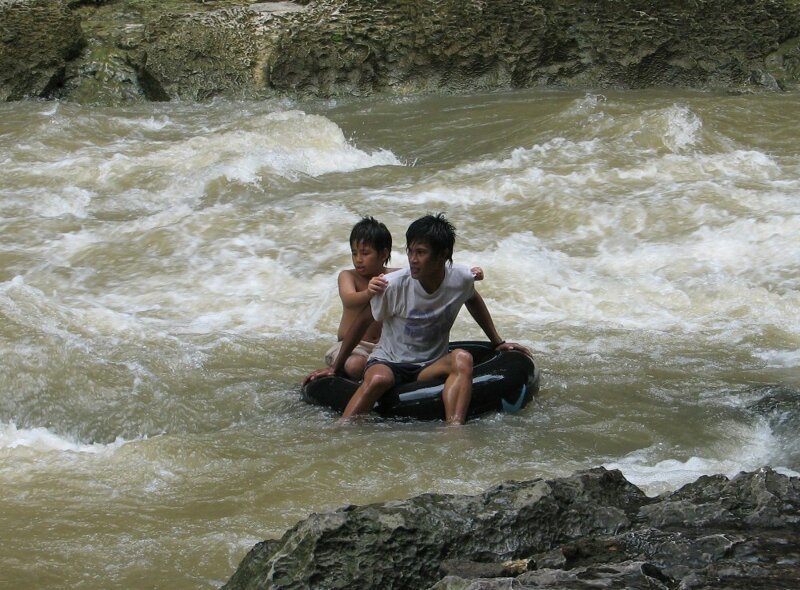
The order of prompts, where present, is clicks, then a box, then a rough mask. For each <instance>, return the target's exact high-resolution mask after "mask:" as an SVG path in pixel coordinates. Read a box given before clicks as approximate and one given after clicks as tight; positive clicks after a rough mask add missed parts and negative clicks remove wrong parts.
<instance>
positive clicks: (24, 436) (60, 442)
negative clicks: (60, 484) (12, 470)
mask: <svg viewBox="0 0 800 590" xmlns="http://www.w3.org/2000/svg"><path fill="white" fill-rule="evenodd" d="M127 442H128V441H125V440H123V439H122V438H117V439H116V440H115V441H114V442H112V443H107V444H102V443H90V444H86V443H81V442H78V441H76V440H74V439H71V438H69V437H65V436H59V435H57V434H55V433H53V432H51V431H50V430H48V429H47V428H42V427H39V428H22V429H20V428H17V426H16V424H14V423H13V422H8V423H5V424H4V423H0V450H3V451H4V452H6V453H7V452H8V451H9V450H13V449H20V448H25V449H32V450H34V451H37V452H40V453H48V452H66V453H86V454H93V455H95V454H102V453H109V452H113V451H115V450H116V449H118V448H120V447H121V446H123V445H124V444H126V443H127Z"/></svg>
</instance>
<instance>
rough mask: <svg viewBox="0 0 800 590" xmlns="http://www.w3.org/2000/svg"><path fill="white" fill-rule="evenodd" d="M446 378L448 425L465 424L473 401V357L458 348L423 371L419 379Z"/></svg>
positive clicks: (445, 404)
mask: <svg viewBox="0 0 800 590" xmlns="http://www.w3.org/2000/svg"><path fill="white" fill-rule="evenodd" d="M436 377H446V379H445V382H444V390H443V391H442V402H444V418H445V420H446V421H447V423H448V424H464V422H466V420H467V411H468V410H469V403H470V401H472V355H471V354H470V353H469V352H467V351H466V350H462V349H460V348H457V349H456V350H453V351H452V352H451V353H450V354H448V355H447V356H445V357H443V358H441V359H439V360H438V361H436V362H435V363H433V364H432V365H431V366H429V367H426V368H425V369H423V370H422V371H421V372H420V374H419V377H418V379H420V380H422V379H433V378H436Z"/></svg>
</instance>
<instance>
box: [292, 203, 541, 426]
mask: <svg viewBox="0 0 800 590" xmlns="http://www.w3.org/2000/svg"><path fill="white" fill-rule="evenodd" d="M455 237H456V234H455V228H454V227H453V225H452V224H451V223H450V222H449V221H447V219H445V217H444V215H442V214H439V215H435V216H434V215H426V216H424V217H421V218H420V219H417V220H416V221H415V222H413V223H412V224H411V225H410V226H409V228H408V231H407V232H406V251H407V253H408V263H409V268H407V269H403V270H399V271H396V272H393V273H390V274H386V275H384V276H382V277H379V278H375V279H373V280H372V284H375V286H376V288H375V294H374V296H373V297H372V299H371V300H370V305H369V307H367V308H365V309H364V310H363V311H362V312H361V313H360V314H359V316H358V317H357V318H356V319H355V320H354V321H353V323H352V325H351V327H350V329H349V330H348V332H347V334H346V335H345V337H344V339H343V341H342V347H341V349H340V350H339V354H338V355H337V357H336V359H335V360H334V362H333V364H332V365H331V367H330V368H327V369H319V370H317V371H314V372H313V373H311V374H310V375H309V376H308V377H307V378H306V381H309V380H312V379H316V378H318V377H322V376H325V375H332V374H335V373H336V372H339V371H341V370H342V367H343V366H344V362H345V360H346V359H347V357H348V356H349V354H350V351H351V350H352V349H353V347H355V345H356V344H357V343H358V342H359V340H361V335H362V334H363V333H364V331H365V330H366V329H367V328H368V327H369V326H370V325H371V324H372V323H373V322H374V321H382V322H383V329H382V331H381V336H380V339H379V340H378V344H377V346H376V347H375V350H374V351H373V352H372V354H370V356H369V360H368V361H367V368H366V370H365V372H364V380H363V382H362V383H361V385H360V386H359V387H358V389H357V390H356V392H355V394H354V395H353V397H352V398H351V399H350V402H349V403H348V405H347V407H346V408H345V410H344V412H343V414H342V419H343V420H348V419H350V418H352V417H354V416H358V415H361V414H367V413H369V412H370V411H371V410H372V408H373V407H374V405H375V402H376V401H378V399H380V397H381V396H382V395H383V394H384V393H386V391H388V390H389V389H390V388H391V387H393V386H394V385H401V384H403V383H408V382H410V381H415V380H419V379H435V378H445V385H444V390H443V392H442V401H443V402H444V410H445V419H446V421H447V422H448V423H451V424H463V423H464V421H465V420H466V416H467V410H468V409H469V403H470V400H471V399H472V355H471V354H470V353H469V352H467V351H465V350H462V349H455V350H453V351H451V352H448V343H449V340H450V328H451V327H452V326H453V322H455V319H456V316H457V315H458V312H459V311H460V310H461V307H462V306H466V308H467V310H468V311H469V312H470V315H472V317H473V318H474V319H475V321H476V322H477V323H478V325H479V326H480V327H481V329H483V331H484V333H485V334H486V336H487V337H488V338H489V340H490V342H491V343H492V344H494V345H495V347H496V348H497V349H498V350H512V349H517V350H521V351H523V352H525V353H527V354H530V353H529V352H528V350H527V349H526V348H525V347H523V346H521V345H519V344H515V343H507V342H505V341H504V340H502V339H501V338H500V336H499V335H498V334H497V330H496V329H495V326H494V321H493V320H492V316H491V314H490V313H489V310H488V309H487V308H486V304H485V303H484V301H483V298H482V297H481V296H480V295H479V294H478V292H477V291H476V290H475V285H474V281H475V278H474V276H473V274H472V273H471V272H470V269H469V268H467V267H465V266H461V265H453V247H454V245H455ZM371 286H372V285H371Z"/></svg>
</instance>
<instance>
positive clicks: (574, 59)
mask: <svg viewBox="0 0 800 590" xmlns="http://www.w3.org/2000/svg"><path fill="white" fill-rule="evenodd" d="M0 41H1V42H2V44H1V45H0V98H3V99H5V100H16V99H19V98H23V97H57V98H65V99H70V100H76V101H80V102H96V103H105V104H109V103H112V104H113V103H120V102H127V101H131V100H169V99H176V98H177V99H184V100H205V99H209V98H212V97H215V96H223V97H231V98H264V97H270V96H277V95H300V96H342V95H373V94H379V93H388V94H416V93H427V92H470V91H475V90H489V89H505V88H527V87H534V86H549V87H572V88H602V87H617V88H642V87H652V86H680V87H692V88H727V89H734V90H752V89H767V90H796V89H798V87H799V86H798V83H800V0H754V1H752V2H746V3H745V2H740V1H739V0H695V1H692V2H678V1H663V0H438V1H434V0H310V1H309V0H303V1H302V2H283V1H281V2H252V1H246V0H205V1H201V0H162V1H160V2H152V1H150V0H91V1H89V0H72V1H67V0H0Z"/></svg>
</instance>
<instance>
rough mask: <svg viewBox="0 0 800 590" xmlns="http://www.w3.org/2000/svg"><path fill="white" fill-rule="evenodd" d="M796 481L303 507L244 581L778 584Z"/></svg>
mask: <svg viewBox="0 0 800 590" xmlns="http://www.w3.org/2000/svg"><path fill="white" fill-rule="evenodd" d="M798 519H800V479H798V478H791V477H788V476H785V475H781V474H779V473H776V472H775V471H773V470H771V469H769V468H763V469H761V470H758V471H756V472H752V473H741V474H739V475H738V476H736V477H735V478H733V479H728V478H726V477H723V476H712V477H703V478H700V479H699V480H698V481H696V482H694V483H692V484H689V485H687V486H684V487H683V488H681V489H680V490H677V491H676V492H673V493H670V494H664V495H662V496H659V497H657V498H648V497H647V496H645V495H644V494H643V493H642V492H641V490H639V489H638V488H636V487H635V486H633V485H632V484H630V483H629V482H627V481H626V480H625V479H624V478H623V477H622V475H621V474H620V473H619V472H617V471H606V470H605V469H602V468H600V469H593V470H590V471H586V472H582V473H577V474H575V475H573V476H571V477H567V478H562V479H556V480H532V481H527V482H506V483H504V484H501V485H499V486H497V487H494V488H491V489H489V490H488V491H486V492H485V493H483V494H481V495H478V496H444V495H423V496H419V497H416V498H412V499H410V500H405V501H396V502H387V503H384V504H374V505H369V506H361V507H353V506H351V507H347V508H344V509H341V510H339V511H336V512H331V513H326V514H315V515H312V516H311V517H309V518H308V519H307V520H305V521H303V522H300V523H298V524H297V525H296V526H295V527H294V528H293V529H291V530H289V531H288V532H287V533H286V534H285V535H284V536H283V537H282V538H281V539H279V540H271V541H265V542H263V543H259V544H258V545H256V546H255V547H254V548H253V549H252V550H251V551H250V553H249V554H248V555H247V556H246V557H245V558H244V560H243V561H242V563H241V565H240V566H239V568H238V570H237V571H236V573H235V574H234V575H233V577H232V578H231V579H230V580H229V581H228V583H227V584H226V585H225V588H226V589H228V590H233V589H244V588H317V589H327V588H364V589H366V588H386V589H391V588H404V589H405V588H435V589H436V590H466V589H471V590H476V589H493V588H497V589H500V588H512V587H513V588H515V589H526V588H565V589H566V588H572V589H575V588H597V587H604V588H642V589H644V588H647V589H654V588H670V589H671V588H708V587H714V588H776V589H777V588H781V589H784V588H790V587H795V584H796V580H797V579H800V578H799V577H798V576H799V575H800V527H798Z"/></svg>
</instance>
